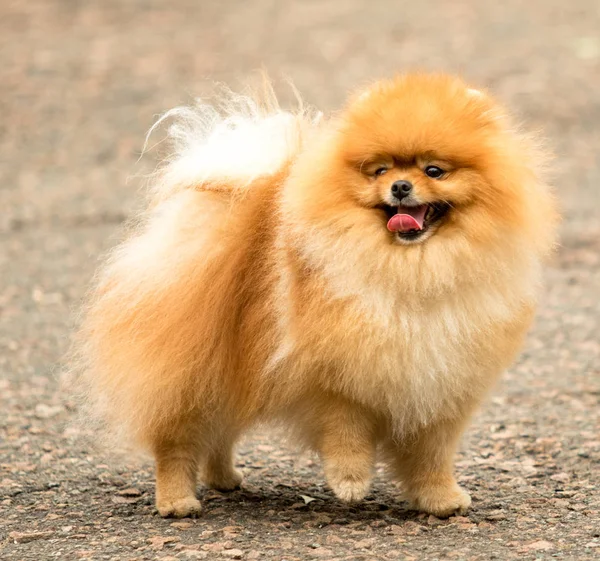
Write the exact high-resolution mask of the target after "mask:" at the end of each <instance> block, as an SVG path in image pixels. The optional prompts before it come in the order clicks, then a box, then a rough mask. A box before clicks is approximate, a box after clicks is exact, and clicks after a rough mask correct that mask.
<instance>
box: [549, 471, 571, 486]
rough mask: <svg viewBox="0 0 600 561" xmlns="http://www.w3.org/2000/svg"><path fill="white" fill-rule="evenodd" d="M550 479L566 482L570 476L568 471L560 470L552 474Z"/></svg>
mask: <svg viewBox="0 0 600 561" xmlns="http://www.w3.org/2000/svg"><path fill="white" fill-rule="evenodd" d="M550 479H552V481H558V482H559V483H568V482H569V480H570V479H571V478H570V477H569V474H568V473H564V472H562V473H557V474H555V475H552V476H551V477H550Z"/></svg>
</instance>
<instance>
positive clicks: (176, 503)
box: [156, 497, 202, 518]
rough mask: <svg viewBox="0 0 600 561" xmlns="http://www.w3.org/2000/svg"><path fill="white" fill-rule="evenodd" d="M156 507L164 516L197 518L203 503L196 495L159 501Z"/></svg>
mask: <svg viewBox="0 0 600 561" xmlns="http://www.w3.org/2000/svg"><path fill="white" fill-rule="evenodd" d="M156 509H157V510H158V513H159V514H160V515H161V516H162V517H163V518H197V517H198V516H200V514H201V512H202V505H201V504H200V501H199V500H198V499H197V498H196V497H184V498H183V499H175V500H172V501H171V500H161V501H157V503H156Z"/></svg>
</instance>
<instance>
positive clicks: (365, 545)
mask: <svg viewBox="0 0 600 561" xmlns="http://www.w3.org/2000/svg"><path fill="white" fill-rule="evenodd" d="M374 543H375V538H366V539H364V540H360V541H357V542H355V543H354V547H355V548H359V549H371V548H372V547H373V544H374Z"/></svg>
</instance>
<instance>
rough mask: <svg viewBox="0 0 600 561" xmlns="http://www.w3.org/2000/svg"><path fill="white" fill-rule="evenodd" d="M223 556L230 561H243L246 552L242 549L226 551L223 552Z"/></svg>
mask: <svg viewBox="0 0 600 561" xmlns="http://www.w3.org/2000/svg"><path fill="white" fill-rule="evenodd" d="M221 555H223V556H224V557H229V558H230V559H241V558H242V557H243V556H244V552H243V551H242V550H241V549H226V550H225V551H222V552H221Z"/></svg>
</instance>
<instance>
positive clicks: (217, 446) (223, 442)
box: [200, 429, 243, 491]
mask: <svg viewBox="0 0 600 561" xmlns="http://www.w3.org/2000/svg"><path fill="white" fill-rule="evenodd" d="M238 435H239V431H237V430H231V429H228V430H220V431H219V432H218V433H217V434H216V435H214V437H213V439H212V440H211V442H210V443H209V444H208V445H207V446H206V448H205V449H204V451H203V458H202V461H201V463H200V479H201V480H202V482H203V483H204V484H205V485H206V486H207V487H210V488H211V489H217V490H218V491H232V490H233V489H237V488H238V487H239V486H240V485H241V483H242V480H243V476H242V472H241V471H240V470H238V469H236V468H235V462H234V446H235V441H236V440H237V437H238Z"/></svg>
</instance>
